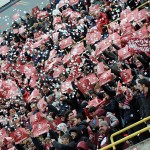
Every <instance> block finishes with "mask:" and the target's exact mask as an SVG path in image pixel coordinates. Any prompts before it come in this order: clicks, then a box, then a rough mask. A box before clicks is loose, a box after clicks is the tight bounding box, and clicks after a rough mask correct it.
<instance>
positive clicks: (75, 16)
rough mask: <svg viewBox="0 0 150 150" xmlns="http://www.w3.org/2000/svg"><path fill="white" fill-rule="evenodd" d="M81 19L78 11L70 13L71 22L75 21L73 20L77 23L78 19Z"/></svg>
mask: <svg viewBox="0 0 150 150" xmlns="http://www.w3.org/2000/svg"><path fill="white" fill-rule="evenodd" d="M79 17H81V13H79V12H76V11H72V12H71V13H70V16H69V20H70V21H73V20H74V21H76V19H77V18H79Z"/></svg>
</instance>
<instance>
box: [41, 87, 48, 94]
mask: <svg viewBox="0 0 150 150" xmlns="http://www.w3.org/2000/svg"><path fill="white" fill-rule="evenodd" d="M42 92H43V93H44V94H47V93H48V92H49V87H48V86H47V85H44V86H43V87H42Z"/></svg>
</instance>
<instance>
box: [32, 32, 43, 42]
mask: <svg viewBox="0 0 150 150" xmlns="http://www.w3.org/2000/svg"><path fill="white" fill-rule="evenodd" d="M43 34H44V33H43V32H42V31H39V32H36V33H34V39H35V40H36V41H38V40H40V39H41V37H42V35H43Z"/></svg>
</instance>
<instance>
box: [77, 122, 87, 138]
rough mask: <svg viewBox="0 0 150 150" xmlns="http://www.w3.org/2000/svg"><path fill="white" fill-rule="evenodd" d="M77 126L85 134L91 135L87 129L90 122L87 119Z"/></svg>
mask: <svg viewBox="0 0 150 150" xmlns="http://www.w3.org/2000/svg"><path fill="white" fill-rule="evenodd" d="M76 126H77V127H78V128H79V130H80V131H81V133H82V135H83V136H85V137H89V134H88V129H87V126H88V123H87V122H86V121H84V120H83V121H81V122H80V123H79V124H77V125H76Z"/></svg>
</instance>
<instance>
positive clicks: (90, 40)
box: [86, 31, 101, 44]
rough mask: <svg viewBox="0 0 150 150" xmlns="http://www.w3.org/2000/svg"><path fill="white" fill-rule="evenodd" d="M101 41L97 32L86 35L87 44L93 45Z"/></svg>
mask: <svg viewBox="0 0 150 150" xmlns="http://www.w3.org/2000/svg"><path fill="white" fill-rule="evenodd" d="M100 39H101V33H100V32H99V31H95V32H92V33H91V32H89V33H87V34H86V42H87V44H94V43H95V42H97V41H99V40H100Z"/></svg>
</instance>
